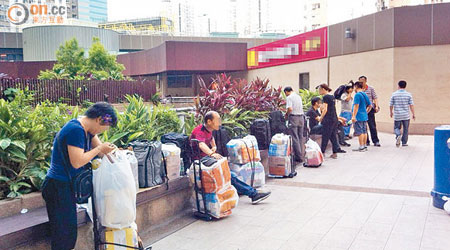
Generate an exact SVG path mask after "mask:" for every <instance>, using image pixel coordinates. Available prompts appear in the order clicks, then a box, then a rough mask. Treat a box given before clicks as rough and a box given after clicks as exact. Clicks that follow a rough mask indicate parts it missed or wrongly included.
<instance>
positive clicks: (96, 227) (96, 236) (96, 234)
mask: <svg viewBox="0 0 450 250" xmlns="http://www.w3.org/2000/svg"><path fill="white" fill-rule="evenodd" d="M91 171H92V168H91ZM91 176H93V174H92V175H91ZM91 184H92V185H93V184H94V182H93V181H91ZM92 190H94V187H92ZM91 202H92V224H93V231H94V249H95V250H100V246H102V245H114V246H118V247H125V248H127V249H137V250H151V249H152V247H151V246H148V247H144V246H143V244H142V242H141V241H138V242H139V246H138V247H134V246H127V245H122V244H119V243H114V242H105V241H102V240H101V237H100V232H99V225H98V217H97V211H96V209H95V193H94V192H92V196H91Z"/></svg>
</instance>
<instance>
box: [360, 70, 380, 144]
mask: <svg viewBox="0 0 450 250" xmlns="http://www.w3.org/2000/svg"><path fill="white" fill-rule="evenodd" d="M359 81H360V82H362V83H363V84H364V91H365V93H366V95H367V96H368V97H369V100H370V102H371V103H372V109H371V110H370V112H369V113H368V117H369V119H368V121H367V124H368V125H369V130H370V138H371V139H372V142H373V145H374V146H375V147H381V144H380V139H378V132H377V123H376V121H375V113H378V111H380V106H379V105H378V96H377V93H376V92H375V89H374V88H373V87H372V86H369V85H368V84H367V77H365V76H360V77H359ZM367 146H370V140H369V137H367Z"/></svg>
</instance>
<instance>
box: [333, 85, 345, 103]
mask: <svg viewBox="0 0 450 250" xmlns="http://www.w3.org/2000/svg"><path fill="white" fill-rule="evenodd" d="M345 88H346V86H345V85H341V86H339V88H337V89H336V90H335V91H334V98H336V100H340V99H341V96H342V94H344V93H345Z"/></svg>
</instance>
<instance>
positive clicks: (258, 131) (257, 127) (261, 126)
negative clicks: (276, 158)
mask: <svg viewBox="0 0 450 250" xmlns="http://www.w3.org/2000/svg"><path fill="white" fill-rule="evenodd" d="M270 130H271V129H270V123H269V121H268V120H265V119H256V120H254V121H253V123H252V125H251V126H250V134H251V135H253V136H255V137H256V140H257V141H258V147H259V149H260V150H266V149H269V145H270V139H271V138H272V136H271V132H270Z"/></svg>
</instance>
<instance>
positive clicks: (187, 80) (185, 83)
mask: <svg viewBox="0 0 450 250" xmlns="http://www.w3.org/2000/svg"><path fill="white" fill-rule="evenodd" d="M167 87H168V88H192V75H168V76H167Z"/></svg>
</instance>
